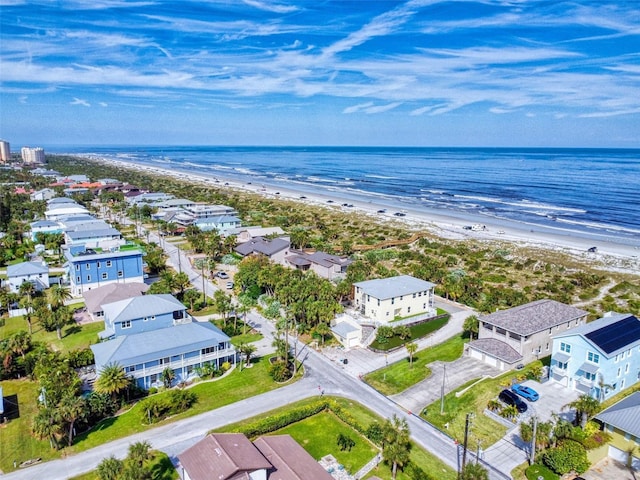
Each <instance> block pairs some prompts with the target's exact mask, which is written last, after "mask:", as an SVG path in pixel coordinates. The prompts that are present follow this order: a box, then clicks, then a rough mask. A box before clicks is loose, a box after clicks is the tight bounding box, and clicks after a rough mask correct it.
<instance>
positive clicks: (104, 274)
mask: <svg viewBox="0 0 640 480" xmlns="http://www.w3.org/2000/svg"><path fill="white" fill-rule="evenodd" d="M108 277H109V274H108V273H107V272H104V273H103V274H102V280H106V279H107V278H108Z"/></svg>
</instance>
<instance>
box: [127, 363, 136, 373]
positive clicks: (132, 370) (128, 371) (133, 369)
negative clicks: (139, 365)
mask: <svg viewBox="0 0 640 480" xmlns="http://www.w3.org/2000/svg"><path fill="white" fill-rule="evenodd" d="M125 370H126V371H127V373H131V372H135V371H136V366H135V365H131V366H129V367H127V368H126V369H125Z"/></svg>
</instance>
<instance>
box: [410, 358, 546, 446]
mask: <svg viewBox="0 0 640 480" xmlns="http://www.w3.org/2000/svg"><path fill="white" fill-rule="evenodd" d="M536 363H538V364H540V362H533V363H531V364H529V365H527V366H526V367H525V369H524V370H521V371H519V372H506V373H504V374H503V375H500V376H499V377H497V378H495V379H491V378H487V379H485V380H483V381H481V382H480V383H478V384H477V385H475V386H473V387H472V388H470V389H469V390H467V391H466V392H465V393H464V394H462V395H460V396H459V397H457V396H456V394H455V393H456V392H457V391H462V390H464V389H465V388H466V387H467V386H469V385H471V384H472V383H473V382H474V381H475V380H474V381H471V382H469V383H468V384H467V385H463V386H462V387H460V388H459V389H457V390H455V391H453V392H451V393H449V394H447V395H445V397H444V414H442V415H441V414H440V400H438V401H436V402H434V403H432V404H431V405H429V406H427V408H426V409H425V411H423V412H422V413H421V416H422V417H423V418H425V419H426V420H428V421H429V422H431V423H433V424H434V425H436V426H437V427H438V428H440V429H443V430H444V428H445V427H444V425H445V423H448V424H449V428H448V430H447V433H448V434H449V435H451V436H452V437H454V438H456V439H457V440H458V441H463V439H464V427H465V417H466V414H467V413H473V414H474V415H475V417H474V418H473V419H472V425H471V429H470V435H471V436H470V438H471V443H470V444H471V445H476V442H477V440H480V441H481V442H482V446H483V448H487V447H489V446H490V445H493V444H494V443H495V442H497V441H498V440H499V439H500V438H502V436H503V435H504V434H505V433H506V431H507V428H506V427H504V426H503V425H502V424H500V423H498V422H496V421H495V420H492V419H491V418H489V417H487V416H486V415H484V413H483V412H484V409H485V408H486V407H487V403H488V402H489V400H493V399H495V398H496V397H497V396H498V394H499V393H500V390H502V389H503V388H504V386H505V385H508V384H510V383H511V380H512V379H513V378H514V377H516V375H525V374H526V372H527V370H528V369H530V368H532V366H533V365H535V364H536Z"/></svg>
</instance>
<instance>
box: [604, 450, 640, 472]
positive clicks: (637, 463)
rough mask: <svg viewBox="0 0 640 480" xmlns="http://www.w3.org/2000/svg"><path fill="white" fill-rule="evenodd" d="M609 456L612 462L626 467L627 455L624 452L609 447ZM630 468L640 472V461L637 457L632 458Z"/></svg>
mask: <svg viewBox="0 0 640 480" xmlns="http://www.w3.org/2000/svg"><path fill="white" fill-rule="evenodd" d="M609 456H610V457H611V458H613V459H614V460H616V461H618V462H620V463H622V464H623V465H626V464H627V458H628V457H629V454H628V453H627V452H625V451H624V450H620V449H619V448H616V447H613V446H611V445H609ZM632 466H633V469H634V470H640V459H639V458H637V457H633V465H632Z"/></svg>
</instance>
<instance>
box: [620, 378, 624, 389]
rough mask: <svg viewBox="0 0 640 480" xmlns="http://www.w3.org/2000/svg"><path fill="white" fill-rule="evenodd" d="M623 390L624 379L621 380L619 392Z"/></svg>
mask: <svg viewBox="0 0 640 480" xmlns="http://www.w3.org/2000/svg"><path fill="white" fill-rule="evenodd" d="M623 388H624V378H623V379H622V381H621V382H620V390H622V389H623Z"/></svg>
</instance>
